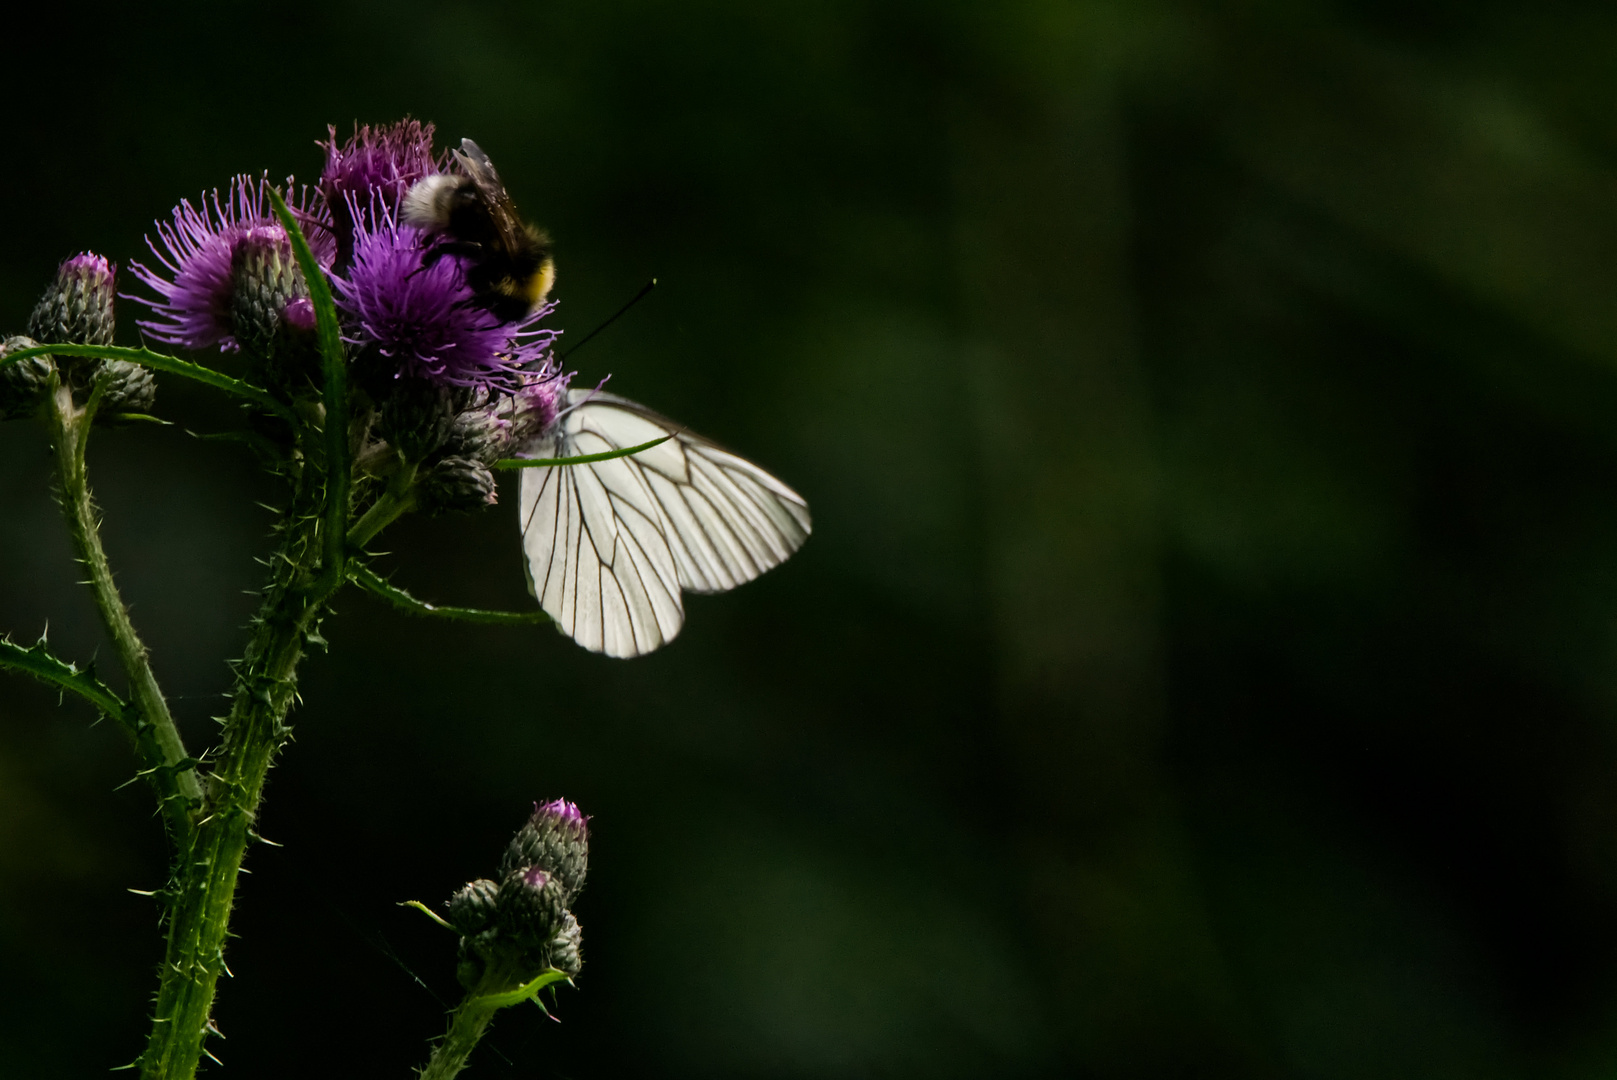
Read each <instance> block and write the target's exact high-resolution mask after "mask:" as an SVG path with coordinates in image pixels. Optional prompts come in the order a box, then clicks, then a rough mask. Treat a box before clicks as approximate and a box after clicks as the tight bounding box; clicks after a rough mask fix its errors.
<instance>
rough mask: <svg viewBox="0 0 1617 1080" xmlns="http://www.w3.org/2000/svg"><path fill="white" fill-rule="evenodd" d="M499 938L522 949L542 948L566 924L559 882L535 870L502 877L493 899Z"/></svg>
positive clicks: (532, 868) (565, 912) (551, 876)
mask: <svg viewBox="0 0 1617 1080" xmlns="http://www.w3.org/2000/svg"><path fill="white" fill-rule="evenodd" d="M496 907H497V909H498V916H499V925H500V932H501V936H502V937H504V938H506V939H507V940H508V941H510V942H512V943H514V944H516V945H518V946H521V947H523V948H531V947H533V946H537V945H543V944H545V943H546V942H548V941H549V940H550V939H551V938H552V937H554V936H555V934H556V931H558V930H560V929H561V928H562V926H563V924H564V923H565V921H566V916H567V902H566V899H565V896H564V890H563V889H562V886H561V882H560V881H558V880H557V879H556V878H555V877H554V876H553V875H551V874H548V873H546V872H545V871H544V870H543V869H541V868H540V867H537V866H523V867H519V868H517V869H516V870H513V871H511V872H510V873H509V874H507V875H505V880H504V881H502V882H500V892H499V895H498V897H497V898H496Z"/></svg>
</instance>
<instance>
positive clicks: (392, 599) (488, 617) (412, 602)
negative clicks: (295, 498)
mask: <svg viewBox="0 0 1617 1080" xmlns="http://www.w3.org/2000/svg"><path fill="white" fill-rule="evenodd" d="M348 577H349V579H350V580H352V581H353V583H354V584H355V585H358V586H359V587H360V588H362V589H364V590H366V591H367V592H371V593H374V594H375V595H377V596H380V597H381V598H382V599H384V600H386V601H388V602H389V603H390V604H392V605H393V606H394V607H397V608H399V609H400V610H403V611H408V612H409V613H410V614H412V615H435V616H437V617H438V618H440V619H458V620H460V621H461V622H476V623H495V624H499V625H506V626H509V625H527V624H530V623H546V622H549V621H550V616H549V615H546V614H545V613H544V612H542V611H484V610H482V609H481V608H466V607H446V606H443V605H440V604H429V603H427V602H426V601H425V600H417V599H416V598H415V597H413V596H411V595H410V594H409V593H407V592H405V591H404V590H403V589H401V588H399V587H398V586H397V585H391V584H389V583H388V582H387V580H386V579H384V578H382V577H381V576H380V575H378V574H376V573H375V572H374V571H372V570H371V569H370V568H369V567H366V566H360V565H359V564H357V563H351V564H349V567H348Z"/></svg>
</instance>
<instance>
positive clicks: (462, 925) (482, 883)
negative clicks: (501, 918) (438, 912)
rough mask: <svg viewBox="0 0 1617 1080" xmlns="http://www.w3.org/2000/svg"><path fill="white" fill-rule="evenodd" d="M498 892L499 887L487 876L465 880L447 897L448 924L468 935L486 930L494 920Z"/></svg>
mask: <svg viewBox="0 0 1617 1080" xmlns="http://www.w3.org/2000/svg"><path fill="white" fill-rule="evenodd" d="M499 892H500V887H499V886H498V885H497V884H495V883H494V882H492V881H490V880H488V878H478V879H477V880H476V881H469V882H467V883H466V884H465V885H464V886H462V887H461V889H460V891H459V892H457V893H455V895H454V896H451V897H450V898H449V919H448V922H449V925H451V926H453V927H454V928H455V929H456V930H459V931H460V932H461V934H462V935H465V936H468V937H469V936H471V935H473V934H480V933H482V932H483V931H484V930H487V929H488V928H489V926H491V925H492V924H493V922H494V911H495V898H496V897H497V896H498V895H499Z"/></svg>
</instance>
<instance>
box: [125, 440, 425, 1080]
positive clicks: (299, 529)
mask: <svg viewBox="0 0 1617 1080" xmlns="http://www.w3.org/2000/svg"><path fill="white" fill-rule="evenodd" d="M309 431H310V429H309V428H305V429H304V433H305V435H307V434H308V433H309ZM311 443H313V444H315V445H316V446H318V445H319V443H318V441H317V440H315V439H308V440H307V441H306V443H305V445H306V446H307V445H309V444H311ZM319 464H320V465H321V468H319V469H302V470H300V471H299V472H298V474H297V479H296V490H295V492H294V495H293V499H292V506H291V508H290V509H289V510H288V512H287V514H286V517H285V519H284V523H283V525H282V536H281V543H280V545H279V547H278V548H277V550H276V552H275V554H274V556H273V558H272V562H271V568H272V569H271V581H270V586H269V588H268V589H267V590H266V592H265V595H264V602H263V604H262V605H261V606H260V608H259V612H258V615H257V616H256V617H255V618H254V622H253V628H252V636H251V638H250V640H249V641H248V645H247V651H246V653H245V655H244V656H243V657H242V660H241V662H240V663H239V664H238V666H237V674H236V689H235V694H234V699H233V701H232V704H231V709H230V714H229V715H228V716H227V717H226V719H225V724H224V739H223V744H222V746H221V748H220V751H219V754H218V757H217V765H216V767H215V768H214V770H213V771H212V772H211V773H210V774H209V776H208V792H207V807H206V809H207V814H206V816H205V817H204V818H203V819H202V820H201V821H200V822H199V824H198V827H197V835H196V840H195V843H194V844H193V845H192V848H191V850H190V851H189V852H188V853H187V856H186V858H185V860H184V863H183V869H184V873H183V875H182V877H181V880H180V881H179V883H178V885H177V889H176V894H175V896H174V898H173V902H172V906H171V908H170V910H169V935H168V943H167V948H166V952H165V955H164V958H163V969H162V983H161V986H160V987H159V989H158V996H157V1007H156V1014H155V1016H154V1017H153V1023H152V1032H151V1036H150V1038H149V1039H148V1041H147V1046H146V1051H145V1053H144V1054H143V1055H142V1056H141V1062H140V1064H141V1072H142V1076H144V1077H146V1078H148V1080H158V1078H161V1080H188V1078H190V1077H191V1076H193V1075H194V1074H195V1071H196V1066H197V1061H198V1059H199V1057H200V1056H201V1055H202V1054H203V1053H205V1052H206V1051H205V1049H204V1046H203V1043H204V1041H205V1039H206V1038H207V1035H208V1032H209V1017H210V1014H211V1011H212V1007H213V998H214V994H215V991H216V988H217V985H218V981H219V976H220V974H222V973H226V974H227V973H228V970H229V969H228V968H227V967H226V966H225V961H224V945H225V938H226V936H227V933H228V928H229V921H230V910H231V906H232V904H233V902H234V898H235V892H236V882H237V878H238V877H239V875H240V873H241V865H242V860H243V858H244V857H245V855H246V852H247V844H248V841H249V840H251V839H252V838H253V836H254V832H253V823H254V821H255V819H256V817H257V813H258V807H259V802H260V800H261V799H262V797H263V792H264V779H265V776H266V774H267V773H268V772H269V768H270V765H271V764H273V762H274V759H275V755H276V754H277V753H278V752H279V750H280V748H281V747H282V746H283V745H284V744H285V742H286V741H287V738H288V737H289V735H290V731H291V729H290V728H289V727H288V725H287V724H286V715H287V713H288V711H290V709H291V707H292V703H293V700H294V698H295V696H296V688H297V679H296V673H297V665H298V662H299V661H300V660H301V659H302V658H303V652H304V647H305V645H306V644H308V643H310V642H319V636H318V626H319V622H320V619H321V618H322V617H323V616H324V614H325V612H326V605H327V603H328V602H329V601H330V599H331V597H332V595H333V594H334V593H335V592H336V591H337V589H338V588H339V587H340V586H341V584H342V581H343V579H342V578H341V577H337V578H333V576H332V575H331V574H330V573H329V572H328V568H327V567H325V566H324V565H323V562H324V557H325V554H326V552H327V551H328V550H329V544H328V543H327V542H326V540H325V536H324V532H325V528H326V523H327V521H328V520H329V519H328V518H327V517H326V515H325V514H324V513H323V512H322V509H323V508H322V506H321V502H322V497H323V496H324V498H329V497H330V495H329V487H326V485H327V482H328V478H327V475H326V474H327V471H328V470H327V469H326V467H325V466H326V465H327V463H326V462H325V461H320V462H319ZM336 467H337V468H338V469H341V470H346V469H348V467H349V464H348V461H347V460H346V459H341V460H339V461H338V462H337V463H336ZM323 487H325V488H326V489H325V491H324V492H322V488H323ZM401 512H402V511H401ZM393 516H394V517H396V516H397V514H395V515H393ZM388 520H391V518H389V519H388ZM383 524H385V522H384V523H383ZM379 527H380V526H378V528H379Z"/></svg>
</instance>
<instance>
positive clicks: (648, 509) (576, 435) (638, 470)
mask: <svg viewBox="0 0 1617 1080" xmlns="http://www.w3.org/2000/svg"><path fill="white" fill-rule="evenodd" d="M663 436H671V438H669V439H668V441H667V442H664V443H661V444H659V445H657V446H655V447H652V448H651V449H649V450H643V451H641V452H640V453H638V454H635V455H633V456H631V457H619V458H612V459H610V460H607V461H597V462H591V463H588V464H581V465H562V466H556V467H554V468H528V469H523V470H522V486H521V492H520V499H519V504H520V506H521V521H522V549H523V551H524V552H525V553H526V554H527V558H528V561H527V572H528V588H529V589H530V590H532V592H533V595H534V596H535V597H536V598H537V599H538V601H539V604H540V606H541V607H543V608H544V610H545V613H546V614H547V615H549V616H550V617H551V618H552V619H555V620H556V625H557V626H559V627H560V628H561V630H562V632H563V633H566V634H568V635H570V636H571V637H572V639H573V640H574V641H576V642H578V643H579V644H580V645H582V646H584V648H586V649H589V650H590V651H592V652H604V653H606V654H607V655H608V656H641V655H643V654H645V653H648V652H651V651H652V650H653V649H656V648H658V647H659V646H662V645H664V644H666V643H667V642H669V641H672V640H673V639H674V636H675V635H677V634H678V633H679V628H680V627H681V626H682V625H684V622H685V606H684V604H683V603H682V602H681V600H680V592H681V590H684V591H688V592H698V593H705V592H724V591H725V590H726V589H733V588H735V587H736V586H737V585H740V584H742V583H743V582H747V581H751V580H752V579H753V578H755V577H757V576H758V575H759V574H761V573H763V572H764V571H765V570H768V569H770V568H771V567H775V566H779V565H780V564H781V563H783V562H785V561H786V559H787V557H788V556H790V555H791V554H792V552H794V551H796V550H797V549H798V548H799V547H802V546H803V541H804V540H807V539H808V535H809V532H810V531H811V530H810V525H809V510H808V503H806V502H804V501H803V497H802V496H800V495H798V494H797V492H795V491H793V490H792V489H791V488H789V487H787V486H786V485H785V484H783V483H781V482H780V481H779V480H776V479H775V478H774V477H773V476H770V475H769V474H768V473H766V472H764V471H763V470H762V469H760V468H759V467H758V466H756V465H754V464H752V462H750V461H746V460H743V459H742V458H738V457H736V456H735V455H734V454H731V453H728V452H726V451H724V450H720V449H719V448H718V447H717V446H714V445H713V444H712V443H710V442H708V441H707V440H706V439H703V438H701V437H700V436H697V435H693V434H691V433H690V432H689V431H686V430H685V429H684V428H683V427H680V426H679V425H678V424H676V423H674V422H673V421H672V420H669V419H667V418H665V417H662V416H659V415H657V414H656V413H654V412H652V411H651V410H650V409H647V408H646V407H645V406H643V405H637V404H635V403H634V402H632V401H627V400H625V399H623V398H620V397H617V396H615V395H613V394H605V393H601V392H599V391H594V390H569V391H568V392H567V396H566V400H565V403H564V405H563V408H562V411H561V415H560V419H559V420H558V421H557V422H556V424H555V425H554V428H553V430H552V431H551V432H549V433H548V434H547V436H546V438H545V440H544V441H543V442H541V443H539V444H538V445H537V446H535V447H530V448H529V449H528V455H527V456H529V457H540V458H558V457H582V456H584V455H588V454H598V453H604V452H607V451H611V450H622V449H625V448H627V447H631V446H638V445H640V444H641V443H646V442H650V441H651V440H653V439H658V438H662V437H663Z"/></svg>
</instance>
